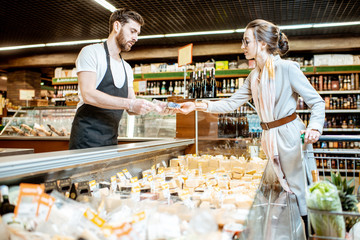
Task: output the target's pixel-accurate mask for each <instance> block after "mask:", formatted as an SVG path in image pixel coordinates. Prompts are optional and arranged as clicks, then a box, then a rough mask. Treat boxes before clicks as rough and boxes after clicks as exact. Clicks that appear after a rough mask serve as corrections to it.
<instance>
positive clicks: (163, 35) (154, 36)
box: [138, 34, 165, 39]
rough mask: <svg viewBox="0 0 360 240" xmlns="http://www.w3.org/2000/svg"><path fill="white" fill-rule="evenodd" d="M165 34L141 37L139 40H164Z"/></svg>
mask: <svg viewBox="0 0 360 240" xmlns="http://www.w3.org/2000/svg"><path fill="white" fill-rule="evenodd" d="M163 37H165V34H158V35H147V36H139V37H138V39H150V38H163Z"/></svg>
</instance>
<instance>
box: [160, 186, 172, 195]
mask: <svg viewBox="0 0 360 240" xmlns="http://www.w3.org/2000/svg"><path fill="white" fill-rule="evenodd" d="M161 189H162V191H163V194H164V197H165V198H170V190H169V184H168V183H163V184H161Z"/></svg>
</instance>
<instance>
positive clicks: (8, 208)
mask: <svg viewBox="0 0 360 240" xmlns="http://www.w3.org/2000/svg"><path fill="white" fill-rule="evenodd" d="M0 189H1V196H2V203H1V206H0V215H1V216H2V215H4V214H7V213H13V212H14V210H15V206H14V205H12V204H11V203H10V202H9V187H8V186H6V185H2V186H1V187H0Z"/></svg>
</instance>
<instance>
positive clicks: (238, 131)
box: [195, 99, 263, 157]
mask: <svg viewBox="0 0 360 240" xmlns="http://www.w3.org/2000/svg"><path fill="white" fill-rule="evenodd" d="M213 100H219V99H212V100H211V101H213ZM261 133H262V129H261V127H260V119H259V117H258V115H257V113H256V111H255V110H254V107H253V105H252V104H251V103H250V102H248V103H247V104H244V105H243V106H240V107H239V108H238V109H236V110H235V111H233V112H229V113H221V114H217V113H207V112H195V144H196V153H197V154H200V155H203V154H210V155H219V154H221V155H225V156H246V157H247V156H249V157H250V156H259V153H260V154H261V156H263V153H262V151H261V149H260V138H261Z"/></svg>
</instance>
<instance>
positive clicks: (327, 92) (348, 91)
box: [318, 90, 360, 94]
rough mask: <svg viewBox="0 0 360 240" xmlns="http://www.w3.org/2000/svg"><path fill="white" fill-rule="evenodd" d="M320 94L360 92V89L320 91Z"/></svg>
mask: <svg viewBox="0 0 360 240" xmlns="http://www.w3.org/2000/svg"><path fill="white" fill-rule="evenodd" d="M318 93H319V94H360V90H343V91H318Z"/></svg>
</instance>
